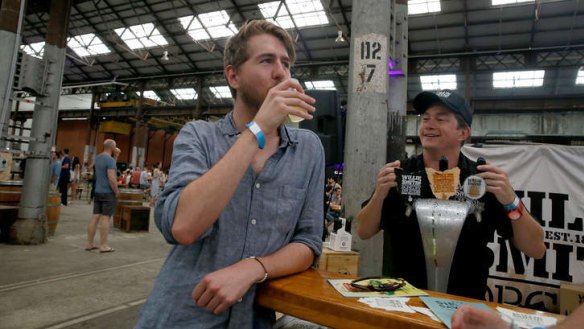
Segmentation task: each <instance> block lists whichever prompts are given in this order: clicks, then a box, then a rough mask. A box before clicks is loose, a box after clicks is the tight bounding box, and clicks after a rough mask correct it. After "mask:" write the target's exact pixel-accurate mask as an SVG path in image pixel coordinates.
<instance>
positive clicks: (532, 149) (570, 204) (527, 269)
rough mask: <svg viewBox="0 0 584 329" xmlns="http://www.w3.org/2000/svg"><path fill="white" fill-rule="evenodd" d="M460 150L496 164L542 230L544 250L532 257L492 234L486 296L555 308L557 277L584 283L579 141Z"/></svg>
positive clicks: (583, 159)
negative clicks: (490, 261)
mask: <svg viewBox="0 0 584 329" xmlns="http://www.w3.org/2000/svg"><path fill="white" fill-rule="evenodd" d="M463 153H464V154H465V155H467V156H468V157H469V158H471V159H473V160H476V158H477V157H479V156H482V157H484V158H485V159H486V160H487V162H492V163H493V164H495V165H497V166H499V167H501V168H502V169H504V170H505V171H507V173H508V174H509V178H510V181H511V183H512V184H513V187H514V188H515V191H516V192H517V195H519V197H521V198H522V200H523V203H524V204H525V206H526V207H527V209H529V210H530V212H531V214H532V215H533V216H534V217H535V218H536V219H538V220H540V221H541V222H540V223H541V225H542V226H543V228H544V231H545V244H546V246H547V251H546V254H545V256H544V258H543V259H540V260H534V259H532V258H529V257H527V256H525V255H524V254H523V253H520V252H519V251H517V249H515V248H514V247H512V246H511V243H510V242H509V241H504V240H502V239H501V238H500V237H499V236H498V235H497V234H495V236H494V237H493V240H492V242H491V243H490V244H489V247H490V248H491V249H492V251H493V259H494V261H493V265H492V266H491V268H490V278H489V282H488V294H489V296H488V299H489V300H491V301H495V302H498V303H507V304H512V305H521V306H523V307H529V308H536V309H541V310H543V309H545V310H547V311H551V312H558V311H559V302H560V296H559V287H560V283H562V282H567V283H575V284H581V283H584V230H583V225H582V218H584V170H583V168H584V147H575V146H562V145H512V146H507V145H505V146H496V147H492V146H486V147H485V148H473V147H469V146H465V147H464V148H463Z"/></svg>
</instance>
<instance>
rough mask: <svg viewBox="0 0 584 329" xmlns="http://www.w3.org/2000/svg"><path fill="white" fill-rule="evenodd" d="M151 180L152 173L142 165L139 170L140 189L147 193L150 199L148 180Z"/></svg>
mask: <svg viewBox="0 0 584 329" xmlns="http://www.w3.org/2000/svg"><path fill="white" fill-rule="evenodd" d="M151 180H152V174H150V170H149V169H148V166H147V165H144V169H143V170H142V171H141V172H140V189H141V190H142V191H144V193H147V194H148V199H150V182H151Z"/></svg>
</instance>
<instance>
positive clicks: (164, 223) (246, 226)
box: [136, 112, 325, 329]
mask: <svg viewBox="0 0 584 329" xmlns="http://www.w3.org/2000/svg"><path fill="white" fill-rule="evenodd" d="M286 130H288V134H286ZM288 135H289V138H288ZM280 136H281V142H280V147H279V149H278V150H277V151H276V153H275V154H274V155H272V156H271V157H270V158H269V159H268V160H267V162H266V164H265V166H264V168H263V170H262V171H261V172H260V174H259V175H257V176H256V174H255V173H254V171H253V169H252V168H251V166H250V167H249V168H248V169H247V171H246V173H245V174H244V176H243V178H242V179H241V181H240V182H239V185H238V186H237V189H236V191H235V193H234V195H233V197H232V198H231V200H230V201H229V203H228V204H227V206H226V207H225V209H224V210H223V212H222V213H221V215H220V217H219V219H217V221H216V222H215V223H214V224H213V226H212V227H210V228H209V229H208V230H207V231H206V232H205V233H204V234H203V235H202V236H201V238H199V239H198V240H197V241H195V242H194V243H192V244H191V245H188V246H181V245H178V244H176V241H175V239H174V238H173V236H172V233H171V227H172V223H173V220H174V215H175V211H176V206H177V203H178V200H179V197H180V194H181V192H182V191H183V189H184V188H185V186H187V185H188V184H189V183H190V182H192V181H193V180H195V179H197V178H199V177H201V176H202V175H203V174H205V173H206V172H207V171H208V170H209V169H210V168H211V167H212V166H213V165H214V164H215V163H217V162H218V161H219V160H220V159H221V158H222V157H223V155H224V154H225V153H226V152H227V151H228V150H229V149H230V148H231V146H232V145H233V144H234V143H235V141H236V140H237V138H238V137H239V132H238V131H237V129H236V128H235V124H234V122H233V116H232V112H231V113H229V114H227V115H226V116H225V117H224V118H223V119H222V120H221V121H219V122H217V123H210V122H206V121H195V122H190V123H188V124H187V125H185V127H183V129H182V130H181V132H180V133H179V135H178V137H177V138H176V140H175V142H174V151H173V155H172V167H171V169H170V173H169V179H168V182H167V183H166V185H165V188H164V191H163V192H162V194H161V195H160V197H159V199H158V202H157V204H156V208H155V210H154V219H155V221H156V225H157V226H158V228H159V229H160V231H161V232H162V234H163V236H164V237H165V239H166V240H167V241H168V242H169V243H171V244H174V246H173V248H172V249H171V251H170V254H169V255H168V257H167V259H166V262H165V263H164V265H163V267H162V269H161V271H160V273H159V275H158V278H157V279H156V282H155V285H154V289H153V291H152V293H151V294H150V296H149V297H148V300H147V301H146V304H145V305H144V307H143V309H142V312H141V314H140V319H139V321H138V324H137V325H136V328H190V329H199V328H232V329H245V328H271V326H272V322H273V317H274V314H273V312H271V311H267V310H265V309H261V308H259V307H257V306H254V296H255V290H256V287H255V285H254V286H252V288H251V289H250V290H249V291H248V292H247V294H246V295H245V296H244V298H243V301H242V302H240V303H236V304H235V305H233V306H232V307H231V308H230V309H228V310H227V311H225V312H224V313H223V314H221V315H214V314H213V313H211V312H209V311H207V310H205V309H201V308H199V307H198V306H196V305H195V304H194V302H193V300H192V298H191V293H192V290H193V288H194V287H195V285H196V284H197V283H198V282H199V281H200V280H201V279H202V277H203V276H205V275H206V274H207V273H210V272H213V271H216V270H219V269H221V268H224V267H227V266H229V265H232V264H234V263H237V262H238V261H240V260H242V259H244V258H248V257H250V256H265V255H269V254H272V253H274V252H276V251H277V250H279V249H281V248H282V247H284V246H286V245H287V244H289V243H290V242H298V243H303V244H305V245H306V246H308V247H309V248H310V249H312V250H313V251H314V253H315V254H316V255H320V251H321V248H322V241H321V238H322V229H323V218H324V217H323V204H322V200H323V193H324V191H323V190H324V183H325V182H324V151H323V148H322V144H321V143H320V140H319V138H318V137H317V136H316V134H314V133H313V132H311V131H309V130H304V129H291V128H285V127H281V128H280ZM192 202H197V200H196V199H194V200H192Z"/></svg>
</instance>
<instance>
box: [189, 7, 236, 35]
mask: <svg viewBox="0 0 584 329" xmlns="http://www.w3.org/2000/svg"><path fill="white" fill-rule="evenodd" d="M178 20H179V22H180V23H181V25H182V26H183V28H184V29H185V30H187V33H188V34H189V35H190V36H191V38H193V39H194V40H198V41H199V40H208V39H211V38H213V39H218V38H226V37H230V36H232V35H234V34H235V33H237V28H236V27H235V25H233V23H232V22H231V18H229V15H228V14H227V12H226V11H225V10H219V11H214V12H211V13H206V14H200V15H198V16H196V17H195V16H193V15H191V16H185V17H181V18H179V19H178Z"/></svg>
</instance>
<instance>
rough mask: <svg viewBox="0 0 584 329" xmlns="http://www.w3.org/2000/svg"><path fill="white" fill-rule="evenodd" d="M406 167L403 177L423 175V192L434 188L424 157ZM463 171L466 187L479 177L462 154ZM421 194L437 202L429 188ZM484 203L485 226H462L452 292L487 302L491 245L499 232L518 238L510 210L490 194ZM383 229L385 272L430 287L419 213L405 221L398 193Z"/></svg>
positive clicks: (470, 220)
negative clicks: (416, 173) (510, 218)
mask: <svg viewBox="0 0 584 329" xmlns="http://www.w3.org/2000/svg"><path fill="white" fill-rule="evenodd" d="M401 164H402V165H401V168H402V169H403V170H404V173H412V172H419V173H422V179H423V180H424V181H425V184H423V186H429V183H428V178H427V176H426V174H425V171H424V167H425V166H424V160H423V157H422V155H417V156H413V157H411V158H409V159H408V160H406V161H402V162H401ZM458 167H459V168H460V182H461V183H462V182H464V180H465V179H466V177H468V176H470V175H474V174H476V163H475V162H473V161H471V160H470V159H468V158H467V157H465V156H464V155H462V154H460V157H459V162H458ZM421 194H422V196H421V197H422V198H434V196H433V194H432V192H431V190H430V189H429V188H425V189H424V188H423V189H422V191H421ZM453 198H454V197H453ZM453 198H451V199H453ZM479 201H480V202H483V203H484V205H485V210H484V211H483V212H482V220H481V222H480V223H478V222H477V220H476V218H475V215H474V214H473V213H471V214H469V215H468V216H467V218H466V220H465V222H464V224H463V227H462V231H461V233H460V237H459V239H458V244H457V246H456V251H455V254H454V259H453V262H452V267H451V269H450V278H449V281H448V290H447V292H448V293H449V294H453V295H458V296H466V297H472V298H477V299H484V298H485V292H486V287H487V277H488V274H489V268H490V267H491V265H492V263H493V261H494V255H493V252H492V251H491V250H490V249H489V248H488V247H487V244H488V243H489V242H490V241H491V240H492V238H493V233H494V231H495V230H496V231H497V232H498V234H499V235H501V236H502V237H503V238H505V239H509V238H510V237H511V236H512V235H513V229H512V227H511V222H510V220H509V219H508V218H507V214H506V212H505V209H504V208H503V206H502V205H501V204H500V203H499V202H498V201H497V199H496V198H495V195H494V194H492V193H486V194H485V195H484V196H483V197H482V198H481V199H479ZM367 202H368V201H365V202H364V203H363V206H365V205H366V204H367ZM380 228H381V229H383V230H384V240H385V244H386V246H385V247H384V250H385V252H384V256H383V261H384V263H387V264H384V269H388V271H384V273H383V274H384V275H387V276H392V277H401V278H404V279H406V280H407V281H408V282H410V283H411V284H413V285H414V286H416V287H418V288H422V289H426V288H427V286H428V285H427V280H426V264H425V260H424V247H423V244H422V237H421V234H420V228H419V226H418V221H417V217H416V212H415V210H414V211H412V212H411V214H410V216H406V198H405V197H404V196H402V195H400V194H399V193H398V191H397V189H395V188H393V189H391V190H390V192H389V194H388V196H387V198H386V199H385V200H384V203H383V208H382V212H381V222H380ZM388 244H389V245H388Z"/></svg>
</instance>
